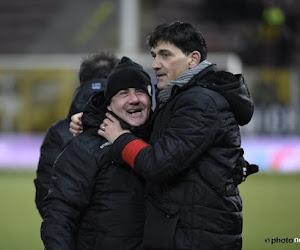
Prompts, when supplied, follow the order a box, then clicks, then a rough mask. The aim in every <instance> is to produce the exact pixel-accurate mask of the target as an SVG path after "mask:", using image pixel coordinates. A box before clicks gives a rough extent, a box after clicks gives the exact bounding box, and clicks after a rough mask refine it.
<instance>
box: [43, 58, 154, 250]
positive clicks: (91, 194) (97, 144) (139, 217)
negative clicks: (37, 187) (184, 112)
mask: <svg viewBox="0 0 300 250" xmlns="http://www.w3.org/2000/svg"><path fill="white" fill-rule="evenodd" d="M151 96H152V83H151V80H150V77H149V75H148V74H147V73H146V72H145V71H144V70H143V68H142V66H140V65H139V64H137V63H135V62H133V61H132V60H131V59H130V58H127V57H123V58H122V59H121V61H120V63H119V64H118V65H117V66H116V68H115V69H114V70H113V71H112V73H111V74H110V75H109V76H108V78H107V85H106V89H105V92H104V94H103V91H102V92H99V93H97V94H95V95H93V96H92V98H91V99H90V101H89V102H88V104H87V106H86V108H85V109H84V112H83V114H84V115H83V117H82V123H83V128H84V129H83V132H82V133H80V134H79V135H78V136H76V137H74V138H73V139H72V140H71V141H70V143H68V145H67V146H66V147H65V148H64V150H63V151H62V153H61V154H60V155H59V156H58V158H57V160H56V162H55V164H54V167H53V177H52V179H51V184H50V189H49V192H48V195H47V196H46V198H45V200H44V205H45V215H44V220H43V222H42V226H41V237H42V240H43V242H44V245H45V249H46V250H49V249H51V250H68V249H82V250H87V249H95V250H98V249H101V250H113V249H122V250H141V249H143V247H142V238H143V230H144V222H145V200H144V181H143V180H142V179H141V178H139V177H137V176H136V174H135V173H134V171H133V170H132V168H131V167H130V166H128V165H126V164H122V166H121V165H120V164H118V163H114V162H113V161H112V160H111V157H110V153H109V148H110V143H109V142H108V141H107V140H106V139H105V138H104V137H101V136H99V135H98V134H97V130H98V128H99V124H100V123H101V121H102V120H103V119H104V118H105V113H106V112H110V113H111V114H112V115H113V116H114V117H115V118H116V119H118V120H119V121H120V123H121V124H122V127H123V128H125V129H130V130H131V131H133V132H134V133H135V134H137V135H138V136H139V137H141V138H143V140H148V139H149V135H150V131H149V129H150V128H151V124H149V123H147V121H148V119H149V117H150V115H151V113H152V109H151ZM102 129H105V127H102Z"/></svg>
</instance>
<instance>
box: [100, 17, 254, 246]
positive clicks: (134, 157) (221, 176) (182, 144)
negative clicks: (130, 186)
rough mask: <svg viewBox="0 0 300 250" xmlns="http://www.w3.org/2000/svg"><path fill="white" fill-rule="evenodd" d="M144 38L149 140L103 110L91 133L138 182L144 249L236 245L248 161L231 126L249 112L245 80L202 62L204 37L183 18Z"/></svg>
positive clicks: (236, 126) (246, 119)
mask: <svg viewBox="0 0 300 250" xmlns="http://www.w3.org/2000/svg"><path fill="white" fill-rule="evenodd" d="M148 43H149V46H150V47H151V55H152V57H153V63H152V68H153V69H154V71H155V74H156V79H157V88H158V91H159V92H158V95H157V106H156V110H155V112H154V115H153V120H154V121H153V122H154V125H153V130H152V133H151V137H150V142H149V144H148V143H147V142H145V141H144V140H142V139H141V138H139V137H138V136H136V135H135V134H134V132H132V131H130V130H128V129H123V128H121V126H120V125H119V122H118V120H117V119H115V118H114V117H113V116H112V115H111V114H109V113H107V114H106V116H107V118H106V119H104V120H103V123H102V124H101V125H100V129H99V130H98V134H99V135H101V136H103V137H105V138H106V139H108V141H109V142H110V143H113V144H112V146H111V150H110V154H111V157H112V159H113V161H114V162H119V163H127V164H129V165H130V166H131V167H132V168H133V169H134V170H135V172H136V173H137V174H138V175H139V176H141V177H143V178H144V179H145V181H146V222H145V231H144V239H143V243H144V247H145V248H146V249H201V250H212V249H223V250H225V249H226V250H240V249H241V248H242V225H243V223H242V222H243V221H242V200H241V197H240V195H239V189H238V184H239V183H240V182H241V180H242V179H243V177H242V178H241V176H243V175H244V177H245V176H246V175H247V174H246V173H242V175H241V171H240V170H241V169H243V170H249V169H251V165H249V164H248V163H247V162H246V161H245V160H244V158H243V149H242V148H241V134H240V128H239V125H245V124H247V123H248V122H249V121H250V120H251V118H252V115H253V111H254V105H253V101H252V98H251V96H250V93H249V91H248V88H247V85H246V82H245V81H244V78H243V76H242V75H234V74H231V73H229V72H224V71H218V70H217V68H216V65H214V64H212V63H210V62H209V61H207V60H206V55H207V48H206V44H205V40H204V38H203V36H202V35H201V33H200V32H199V30H198V29H196V28H195V27H194V26H192V25H191V24H189V23H182V22H174V23H171V24H161V25H159V26H157V27H156V28H155V29H154V30H153V32H152V33H151V34H150V36H149V40H148ZM104 127H105V129H103V128H104ZM247 167H248V168H247ZM252 167H253V169H254V170H253V172H255V171H257V166H253V165H252ZM242 172H243V171H242ZM248 174H249V173H248Z"/></svg>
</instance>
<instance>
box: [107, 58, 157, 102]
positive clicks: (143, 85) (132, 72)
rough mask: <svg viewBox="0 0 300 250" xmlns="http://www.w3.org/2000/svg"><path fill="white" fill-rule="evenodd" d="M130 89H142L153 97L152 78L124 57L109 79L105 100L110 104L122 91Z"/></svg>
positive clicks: (139, 66) (140, 67)
mask: <svg viewBox="0 0 300 250" xmlns="http://www.w3.org/2000/svg"><path fill="white" fill-rule="evenodd" d="M128 88H138V89H142V90H144V91H145V93H147V94H148V95H149V96H150V97H151V95H152V84H151V79H150V76H149V75H148V74H147V72H146V71H144V69H143V67H142V66H141V65H139V64H137V63H136V62H134V61H132V60H131V59H130V58H128V57H125V56H124V57H123V58H122V59H121V61H120V62H119V64H118V65H117V66H116V67H115V68H114V70H113V71H112V72H111V73H110V75H109V76H108V78H107V84H106V89H105V98H106V100H107V101H108V102H110V100H111V98H112V97H113V96H114V95H115V94H117V93H118V92H119V91H120V90H123V89H128Z"/></svg>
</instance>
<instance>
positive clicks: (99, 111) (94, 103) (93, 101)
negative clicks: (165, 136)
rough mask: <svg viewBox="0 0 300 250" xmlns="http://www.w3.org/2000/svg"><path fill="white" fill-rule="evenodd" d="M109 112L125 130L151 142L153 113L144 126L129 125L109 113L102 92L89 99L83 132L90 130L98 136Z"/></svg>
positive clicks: (83, 122) (84, 111)
mask: <svg viewBox="0 0 300 250" xmlns="http://www.w3.org/2000/svg"><path fill="white" fill-rule="evenodd" d="M107 112H110V113H111V114H112V115H113V116H114V117H116V118H117V119H118V120H119V122H120V124H121V127H122V128H123V129H129V130H130V131H131V132H132V133H133V134H135V135H136V136H138V137H141V138H142V139H143V140H145V141H148V140H149V136H150V133H151V129H152V122H151V120H152V119H151V116H152V111H151V113H150V117H149V119H148V121H147V122H146V123H145V124H144V125H142V126H139V127H133V126H131V125H129V124H128V123H126V122H125V121H124V120H122V119H121V118H119V117H118V116H117V115H116V114H114V113H113V112H111V111H108V109H107V101H106V99H105V97H104V91H100V92H98V93H95V94H94V95H92V97H91V98H90V99H89V101H88V103H87V104H86V106H85V108H84V110H83V116H82V125H83V130H84V131H85V130H88V129H92V131H93V132H92V133H94V134H97V131H98V129H99V127H100V124H101V123H102V122H103V120H104V119H105V118H106V115H105V114H106V113H107Z"/></svg>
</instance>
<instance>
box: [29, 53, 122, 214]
mask: <svg viewBox="0 0 300 250" xmlns="http://www.w3.org/2000/svg"><path fill="white" fill-rule="evenodd" d="M118 62H119V59H117V58H116V57H115V55H114V54H112V53H108V52H100V53H96V54H92V55H90V56H87V57H86V58H83V60H82V62H81V65H80V70H79V81H80V86H79V87H78V88H77V89H76V91H75V92H74V96H73V100H72V103H71V106H70V110H69V114H68V116H67V117H65V118H64V119H61V120H59V121H57V122H56V123H54V124H52V125H51V126H50V128H49V129H48V131H47V133H46V135H45V137H44V140H43V143H42V146H41V149H40V159H39V163H38V168H37V171H36V179H35V180H34V184H35V188H36V196H35V203H36V206H37V209H38V211H39V213H40V215H41V216H42V217H43V216H44V205H43V199H44V198H45V197H46V195H47V193H48V189H49V186H50V179H51V176H52V168H53V163H54V161H55V160H56V158H57V156H58V155H59V154H60V152H61V151H62V148H63V146H64V145H65V143H66V142H67V141H69V140H70V139H71V138H72V137H73V135H72V134H71V133H70V132H69V124H70V121H71V116H72V115H74V114H75V113H78V112H81V111H83V109H84V107H85V104H86V103H87V101H88V99H89V98H90V96H91V95H92V94H94V93H96V92H99V91H101V90H103V89H104V88H105V86H106V78H107V76H108V75H109V73H110V72H111V71H112V70H113V69H114V67H115V66H116V65H117V63H118Z"/></svg>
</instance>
